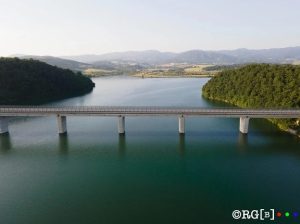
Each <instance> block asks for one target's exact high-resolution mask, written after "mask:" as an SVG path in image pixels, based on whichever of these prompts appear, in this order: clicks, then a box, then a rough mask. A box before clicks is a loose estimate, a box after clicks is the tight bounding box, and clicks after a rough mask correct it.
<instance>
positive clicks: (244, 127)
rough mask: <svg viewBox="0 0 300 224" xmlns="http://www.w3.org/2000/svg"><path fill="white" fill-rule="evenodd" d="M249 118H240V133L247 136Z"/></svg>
mask: <svg viewBox="0 0 300 224" xmlns="http://www.w3.org/2000/svg"><path fill="white" fill-rule="evenodd" d="M249 120H250V118H249V117H240V132H241V133H243V134H248V129H249Z"/></svg>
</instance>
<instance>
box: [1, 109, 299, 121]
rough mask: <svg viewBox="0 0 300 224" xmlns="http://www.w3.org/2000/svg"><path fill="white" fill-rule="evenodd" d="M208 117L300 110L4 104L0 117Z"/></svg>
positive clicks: (259, 115) (291, 115)
mask: <svg viewBox="0 0 300 224" xmlns="http://www.w3.org/2000/svg"><path fill="white" fill-rule="evenodd" d="M51 115H61V116H181V115H183V116H204V117H252V118H299V117H300V109H239V108H212V109H210V108H199V107H198V108H197V107H142V106H141V107H140V106H131V107H128V106H61V107H60V106H53V107H52V106H1V107H0V116H51Z"/></svg>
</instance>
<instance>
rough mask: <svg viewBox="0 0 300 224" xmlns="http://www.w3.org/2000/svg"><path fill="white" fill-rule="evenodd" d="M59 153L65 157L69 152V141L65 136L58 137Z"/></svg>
mask: <svg viewBox="0 0 300 224" xmlns="http://www.w3.org/2000/svg"><path fill="white" fill-rule="evenodd" d="M58 145H59V153H60V154H62V155H67V154H68V152H69V139H68V135H67V134H63V135H59V144H58Z"/></svg>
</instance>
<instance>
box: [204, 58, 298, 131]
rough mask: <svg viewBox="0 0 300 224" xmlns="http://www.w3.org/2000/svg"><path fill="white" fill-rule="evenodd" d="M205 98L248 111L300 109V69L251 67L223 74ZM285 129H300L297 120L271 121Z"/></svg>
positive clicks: (206, 88)
mask: <svg viewBox="0 0 300 224" xmlns="http://www.w3.org/2000/svg"><path fill="white" fill-rule="evenodd" d="M203 96H204V97H206V98H208V99H212V100H219V101H223V102H227V103H231V104H234V105H237V106H239V107H245V108H300V66H295V65H270V64H252V65H247V66H244V67H242V68H238V69H228V70H224V71H222V72H221V73H220V74H219V75H218V76H216V77H214V78H212V79H211V80H210V81H208V83H207V84H206V85H205V86H204V87H203ZM271 121H272V122H273V123H275V124H277V125H278V126H279V127H280V128H282V129H288V128H293V129H298V130H299V129H300V127H299V120H297V119H272V120H271Z"/></svg>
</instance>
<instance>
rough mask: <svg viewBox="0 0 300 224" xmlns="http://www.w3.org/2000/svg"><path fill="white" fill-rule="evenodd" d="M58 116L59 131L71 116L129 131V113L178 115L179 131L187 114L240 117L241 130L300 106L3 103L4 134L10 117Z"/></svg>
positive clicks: (299, 112) (291, 114)
mask: <svg viewBox="0 0 300 224" xmlns="http://www.w3.org/2000/svg"><path fill="white" fill-rule="evenodd" d="M41 116H56V117H57V122H58V133H59V134H64V133H66V132H67V116H114V117H118V132H119V134H124V133H125V117H127V116H176V117H178V131H179V133H180V134H184V133H185V118H186V117H225V118H239V119H240V128H239V130H240V132H241V133H243V134H247V133H248V127H249V120H250V118H300V109H240V108H199V107H143V106H140V107H138V106H1V107H0V134H4V133H8V131H9V129H8V125H9V117H41Z"/></svg>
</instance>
